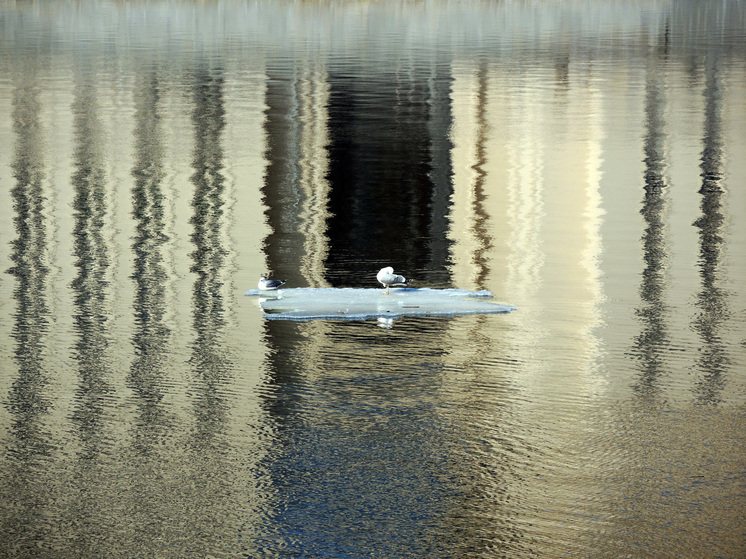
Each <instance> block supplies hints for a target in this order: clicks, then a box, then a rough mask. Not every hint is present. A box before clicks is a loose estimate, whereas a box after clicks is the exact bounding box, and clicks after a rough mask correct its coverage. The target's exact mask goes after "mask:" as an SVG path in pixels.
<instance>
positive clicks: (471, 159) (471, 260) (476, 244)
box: [449, 67, 482, 289]
mask: <svg viewBox="0 0 746 559" xmlns="http://www.w3.org/2000/svg"><path fill="white" fill-rule="evenodd" d="M479 89H480V84H479V70H478V68H476V67H468V68H457V67H454V69H453V86H452V94H451V95H452V101H453V103H452V106H453V125H452V129H451V139H452V142H453V151H452V157H453V195H452V200H451V215H450V221H451V225H450V229H449V237H450V240H451V241H452V244H451V260H452V261H453V265H454V266H453V274H452V275H453V281H454V284H455V285H457V286H458V287H461V288H464V289H473V288H475V287H476V285H475V279H476V278H477V277H478V275H479V274H478V270H476V269H474V267H475V262H476V258H475V255H476V254H477V253H478V251H479V249H480V247H481V246H482V245H481V243H480V241H479V239H478V238H477V236H476V222H477V216H476V215H475V213H474V208H475V206H476V191H475V187H476V184H477V174H478V170H477V169H478V166H479V163H480V162H479V157H478V156H479V150H478V147H477V145H476V142H477V139H478V137H479V106H478V105H479V102H480V96H479Z"/></svg>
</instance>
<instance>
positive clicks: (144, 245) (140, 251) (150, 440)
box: [129, 73, 170, 457]
mask: <svg viewBox="0 0 746 559" xmlns="http://www.w3.org/2000/svg"><path fill="white" fill-rule="evenodd" d="M137 79H138V83H137V86H136V88H135V131H134V136H135V166H134V168H133V169H132V175H133V177H134V186H133V190H132V216H133V218H134V221H135V238H134V243H133V245H132V250H133V252H134V259H135V260H134V271H133V275H132V279H133V280H134V282H135V296H134V309H133V310H134V314H135V332H134V336H133V340H132V343H133V345H134V348H135V359H134V362H133V363H132V367H131V370H130V375H129V382H130V385H131V387H132V389H133V390H134V393H135V395H136V398H137V406H138V411H139V418H138V423H137V425H136V431H135V452H136V453H137V454H139V455H141V456H144V457H147V456H148V455H149V454H150V453H151V452H152V451H153V449H154V448H156V447H157V445H158V444H159V443H160V442H161V441H162V439H163V437H164V436H165V431H166V428H167V425H168V423H169V420H168V417H167V412H166V410H165V408H164V405H163V403H162V400H163V397H164V395H165V390H164V385H165V379H164V374H165V373H164V366H165V362H166V359H167V357H166V353H167V344H168V340H169V336H170V330H169V327H168V325H167V323H166V307H167V302H166V285H167V280H168V277H167V271H166V268H165V264H164V254H163V253H164V244H165V243H166V242H167V240H168V237H167V235H166V233H165V228H166V223H165V216H164V209H165V208H164V204H165V196H164V193H163V184H162V181H163V176H164V170H163V157H164V154H163V138H162V132H161V123H160V112H159V110H160V107H159V105H160V95H161V94H160V84H159V82H158V78H157V75H156V74H155V73H152V74H147V73H146V74H144V75H140V76H138V77H137Z"/></svg>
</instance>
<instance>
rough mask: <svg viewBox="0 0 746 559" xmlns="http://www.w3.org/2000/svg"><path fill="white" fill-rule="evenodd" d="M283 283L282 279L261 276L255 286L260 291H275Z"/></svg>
mask: <svg viewBox="0 0 746 559" xmlns="http://www.w3.org/2000/svg"><path fill="white" fill-rule="evenodd" d="M283 283H285V281H284V280H273V279H267V278H265V277H264V276H262V277H261V278H259V285H257V287H258V288H259V290H260V291H275V290H276V289H277V288H278V287H280V286H281V285H282V284H283Z"/></svg>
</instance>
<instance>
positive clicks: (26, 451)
mask: <svg viewBox="0 0 746 559" xmlns="http://www.w3.org/2000/svg"><path fill="white" fill-rule="evenodd" d="M37 70H38V68H37V67H35V65H34V63H33V62H30V63H29V64H28V65H23V64H22V65H21V68H20V69H18V71H17V73H15V74H14V76H13V79H14V82H13V91H12V93H13V97H12V102H13V109H12V122H13V134H14V136H15V141H16V144H15V152H14V154H13V160H12V163H11V166H12V172H13V177H14V178H15V185H14V186H13V188H12V190H11V199H12V202H13V225H14V227H15V231H16V233H17V236H16V238H15V239H14V240H13V241H12V252H11V255H10V260H11V261H12V262H13V266H12V267H11V268H10V269H9V270H8V273H9V274H11V275H13V276H14V278H15V287H14V289H13V299H14V300H15V303H16V309H15V312H14V313H13V325H12V331H11V336H12V338H13V341H14V343H15V347H14V350H13V357H14V361H15V369H14V374H13V378H14V379H15V380H14V381H13V383H12V385H11V388H10V393H9V394H8V395H7V404H6V405H7V407H8V410H9V412H10V417H11V423H10V425H9V426H8V432H7V435H8V439H7V442H5V444H4V445H3V450H4V452H5V453H6V454H5V455H4V456H3V458H4V460H3V462H5V460H8V461H9V468H10V469H9V471H4V472H3V475H2V478H3V480H4V483H3V484H2V485H1V486H0V497H1V498H0V501H2V504H0V511H2V514H0V517H2V520H0V526H1V527H2V530H1V531H2V533H3V534H5V536H3V537H2V538H0V540H2V543H0V550H4V553H3V554H5V555H7V556H17V555H24V554H27V553H33V550H34V549H35V546H36V542H38V541H41V540H43V539H44V536H45V533H46V530H47V529H48V526H46V525H45V523H43V522H40V519H41V518H43V517H44V512H45V510H46V507H47V506H48V503H49V500H50V492H51V487H50V486H49V484H48V483H47V479H46V476H45V473H44V472H45V471H46V468H47V463H48V461H49V460H50V459H51V455H52V452H53V450H54V444H53V442H52V441H53V438H52V434H51V431H50V429H49V428H48V427H47V426H46V425H45V423H46V421H47V420H48V414H49V413H50V411H51V407H52V401H53V398H52V396H51V395H50V394H48V393H47V385H48V383H49V381H50V378H49V375H48V372H49V369H48V368H49V363H48V362H46V358H47V356H46V351H45V350H46V347H47V339H48V334H49V322H50V315H49V308H48V305H47V295H46V291H47V288H48V286H47V282H48V275H49V266H48V262H47V258H46V254H47V250H48V246H49V242H50V239H49V231H48V217H47V211H46V210H47V209H46V195H45V187H44V182H45V170H44V151H45V146H44V143H43V129H42V124H41V120H40V118H39V116H40V113H41V109H42V106H41V101H40V93H41V90H40V87H39V84H38V82H37ZM8 310H9V309H8ZM4 370H6V371H9V370H8V369H4Z"/></svg>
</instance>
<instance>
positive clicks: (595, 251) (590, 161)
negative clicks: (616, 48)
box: [580, 86, 606, 358]
mask: <svg viewBox="0 0 746 559" xmlns="http://www.w3.org/2000/svg"><path fill="white" fill-rule="evenodd" d="M588 94H589V100H588V113H587V114H588V135H589V138H588V157H587V159H586V173H587V177H588V178H587V183H586V188H585V192H586V200H585V201H586V206H585V208H584V211H583V217H584V220H583V229H584V232H585V238H586V241H585V247H584V248H583V252H582V254H581V261H580V263H581V266H582V268H583V269H584V270H585V272H586V286H587V288H588V291H589V300H588V302H587V309H586V311H587V315H588V320H587V322H586V327H585V337H586V339H587V340H588V344H589V350H590V351H591V353H592V354H595V353H596V351H597V349H598V340H597V338H596V335H595V334H594V333H593V330H594V329H596V328H597V327H598V326H599V325H600V323H601V314H600V310H599V306H600V304H601V302H602V300H603V286H602V284H601V280H600V278H601V270H600V267H599V263H600V261H601V255H602V253H603V243H602V240H601V224H602V222H603V215H604V214H605V213H606V212H605V211H604V210H603V208H602V198H601V179H602V176H603V171H602V170H601V167H602V165H603V100H602V98H601V93H600V92H599V90H598V88H596V87H593V86H591V87H590V88H589V89H588ZM589 357H590V358H592V356H589Z"/></svg>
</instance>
